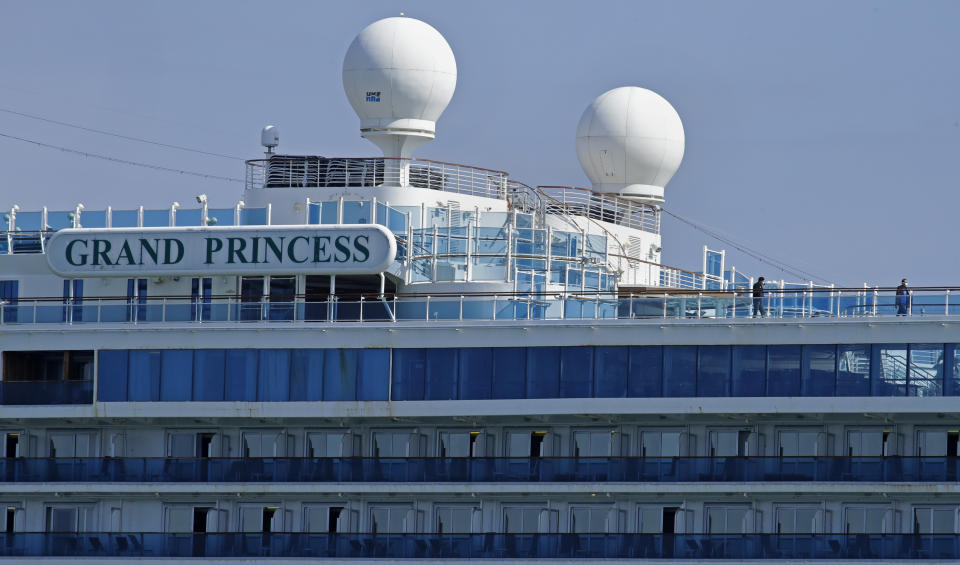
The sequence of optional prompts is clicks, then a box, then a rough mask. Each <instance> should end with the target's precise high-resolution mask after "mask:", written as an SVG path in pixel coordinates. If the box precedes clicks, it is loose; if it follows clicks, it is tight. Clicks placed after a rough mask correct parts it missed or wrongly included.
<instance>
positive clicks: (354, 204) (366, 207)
mask: <svg viewBox="0 0 960 565" xmlns="http://www.w3.org/2000/svg"><path fill="white" fill-rule="evenodd" d="M370 204H371V203H370V202H367V201H362V200H360V201H357V200H344V201H343V223H345V224H369V223H370V218H371V211H372V209H373V207H372V206H371V205H370Z"/></svg>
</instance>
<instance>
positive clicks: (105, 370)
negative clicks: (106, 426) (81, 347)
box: [97, 349, 130, 402]
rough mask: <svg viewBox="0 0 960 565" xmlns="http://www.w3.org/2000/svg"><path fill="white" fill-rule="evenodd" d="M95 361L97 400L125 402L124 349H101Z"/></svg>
mask: <svg viewBox="0 0 960 565" xmlns="http://www.w3.org/2000/svg"><path fill="white" fill-rule="evenodd" d="M98 355H99V359H98V361H97V398H98V400H99V401H100V402H124V401H126V400H127V364H128V363H129V357H130V355H129V352H128V351H127V350H126V349H101V350H100V352H99V354H98Z"/></svg>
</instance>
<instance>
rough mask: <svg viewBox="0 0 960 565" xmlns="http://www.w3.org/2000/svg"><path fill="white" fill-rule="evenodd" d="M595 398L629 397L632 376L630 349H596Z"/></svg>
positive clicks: (622, 347) (618, 347)
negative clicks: (628, 381) (629, 382)
mask: <svg viewBox="0 0 960 565" xmlns="http://www.w3.org/2000/svg"><path fill="white" fill-rule="evenodd" d="M593 360H594V365H593V367H594V369H593V383H594V396H596V397H597V398H623V397H625V396H626V395H627V376H628V375H629V374H630V348H629V347H626V346H615V347H596V348H594V354H593Z"/></svg>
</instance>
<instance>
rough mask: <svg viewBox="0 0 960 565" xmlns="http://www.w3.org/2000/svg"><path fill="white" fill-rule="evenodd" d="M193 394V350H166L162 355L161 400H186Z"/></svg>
mask: <svg viewBox="0 0 960 565" xmlns="http://www.w3.org/2000/svg"><path fill="white" fill-rule="evenodd" d="M192 396H193V350H192V349H166V350H164V351H163V354H161V355H160V400H164V401H179V402H184V401H187V400H190V398H191V397H192Z"/></svg>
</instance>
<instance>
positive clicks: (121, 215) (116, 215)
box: [81, 210, 140, 228]
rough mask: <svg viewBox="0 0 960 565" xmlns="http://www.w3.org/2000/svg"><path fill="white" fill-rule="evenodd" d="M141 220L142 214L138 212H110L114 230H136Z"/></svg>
mask: <svg viewBox="0 0 960 565" xmlns="http://www.w3.org/2000/svg"><path fill="white" fill-rule="evenodd" d="M139 218H140V212H139V211H138V210H113V211H111V212H110V226H111V227H114V228H135V227H137V225H138V223H139V221H140V219H139ZM81 219H82V218H81Z"/></svg>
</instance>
